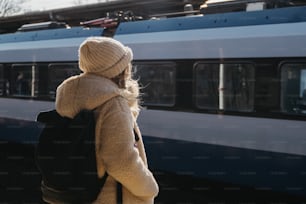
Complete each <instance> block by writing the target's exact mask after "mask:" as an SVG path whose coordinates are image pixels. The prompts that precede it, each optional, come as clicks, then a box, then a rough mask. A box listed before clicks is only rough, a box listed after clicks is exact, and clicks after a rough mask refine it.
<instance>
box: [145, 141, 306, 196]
mask: <svg viewBox="0 0 306 204" xmlns="http://www.w3.org/2000/svg"><path fill="white" fill-rule="evenodd" d="M144 142H145V146H146V151H147V157H148V162H149V165H150V168H151V169H152V170H153V171H154V170H160V171H166V172H173V173H175V174H178V175H190V176H192V177H196V178H204V179H210V180H216V181H218V182H228V183H232V184H237V185H241V186H246V187H254V188H255V189H258V190H271V191H279V192H286V193H289V194H299V195H303V196H305V198H306V182H305V181H306V157H305V156H298V155H288V154H281V153H275V152H266V151H257V150H251V149H240V148H232V147H226V146H218V145H210V144H200V143H195V142H185V141H178V140H170V139H163V138H156V137H147V136H144Z"/></svg>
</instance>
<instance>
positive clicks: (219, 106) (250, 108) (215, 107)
mask: <svg viewBox="0 0 306 204" xmlns="http://www.w3.org/2000/svg"><path fill="white" fill-rule="evenodd" d="M203 64H205V65H217V66H219V70H221V69H222V70H223V71H222V72H223V73H225V69H227V68H225V66H224V65H231V66H233V65H248V66H251V68H252V71H251V72H252V76H251V77H250V79H249V80H247V81H249V83H251V84H250V85H251V90H250V92H251V96H250V97H249V98H248V101H250V102H249V105H247V104H246V105H245V108H239V107H238V105H237V107H236V108H234V107H230V108H226V106H227V105H226V102H227V101H226V100H228V99H230V96H231V95H228V96H227V98H226V94H224V91H225V90H226V88H225V87H224V86H225V85H224V84H223V85H222V86H223V87H220V83H219V81H218V84H217V86H214V88H216V90H217V95H216V96H215V97H217V98H215V100H212V105H211V106H210V105H201V104H199V100H198V99H199V98H198V96H199V94H198V90H197V89H198V88H197V86H198V79H197V75H198V74H197V68H198V66H199V65H203ZM220 65H223V68H220V67H221V66H220ZM217 76H218V80H219V78H220V72H219V73H218V75H217ZM193 83H194V84H193V101H194V106H195V107H196V108H197V109H199V110H206V111H222V112H227V111H229V112H244V113H250V112H254V111H255V96H256V92H255V86H256V63H254V62H252V61H227V60H224V61H197V62H195V63H194V65H193ZM213 83H214V82H213ZM224 83H225V82H224ZM220 92H221V93H222V94H223V97H222V96H220V95H221V94H220ZM207 95H209V96H211V94H207ZM221 97H222V98H223V99H222V102H220V101H221V100H220V98H221ZM236 101H239V99H236ZM213 103H215V104H213ZM232 106H233V105H232ZM241 107H243V106H241Z"/></svg>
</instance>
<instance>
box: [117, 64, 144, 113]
mask: <svg viewBox="0 0 306 204" xmlns="http://www.w3.org/2000/svg"><path fill="white" fill-rule="evenodd" d="M132 75H133V73H132V64H131V63H129V65H128V66H127V68H126V69H124V70H123V72H121V73H120V74H119V75H117V76H115V77H114V78H112V81H113V82H114V83H116V84H117V85H118V87H119V89H120V95H121V96H123V97H124V98H126V99H127V101H128V104H129V106H130V109H131V112H132V113H133V115H134V116H135V118H137V117H138V114H139V110H140V106H139V85H138V81H137V80H134V79H133V76H132Z"/></svg>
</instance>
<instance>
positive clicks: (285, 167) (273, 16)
mask: <svg viewBox="0 0 306 204" xmlns="http://www.w3.org/2000/svg"><path fill="white" fill-rule="evenodd" d="M104 20H105V19H104ZM108 20H109V19H108ZM42 25H43V24H39V25H37V24H35V26H36V27H39V26H42ZM109 30H111V29H109V28H106V27H103V26H102V27H90V26H79V27H60V28H53V29H41V30H40V29H35V30H30V31H22V30H21V31H18V32H16V33H8V34H1V35H0V128H1V136H0V140H1V141H6V142H10V143H20V144H31V145H32V144H33V145H35V143H36V142H37V140H38V135H39V134H38V133H39V129H40V125H39V124H37V122H36V116H37V114H38V113H39V112H40V111H44V110H48V109H52V108H54V99H55V91H56V87H57V86H58V85H59V84H60V83H61V82H62V81H63V80H64V79H66V78H67V77H69V76H72V75H76V74H79V73H81V71H80V70H79V69H78V53H77V52H78V47H79V45H80V44H81V42H82V41H83V40H85V39H86V38H87V37H90V36H105V35H109ZM112 37H113V38H114V39H117V40H119V41H120V42H122V43H123V44H125V45H127V46H129V47H130V48H131V49H132V50H133V53H134V59H133V70H134V72H135V76H136V78H137V80H138V81H139V83H140V85H141V87H142V89H141V92H142V110H141V113H140V116H139V118H138V122H139V126H140V129H141V131H142V134H143V137H144V143H145V146H146V151H147V156H148V161H149V166H150V168H151V169H152V170H153V171H154V172H167V173H170V174H174V175H177V176H182V177H191V178H196V179H204V180H208V181H213V182H217V183H218V182H221V183H226V184H231V185H234V186H238V187H239V189H241V188H243V187H246V188H252V189H255V190H256V191H269V192H270V191H271V192H280V193H284V194H288V195H294V196H295V195H297V196H301V197H302V199H305V200H306V179H305V178H306V134H305V133H306V6H305V5H299V6H290V7H281V8H271V9H260V10H257V9H255V10H252V11H237V12H226V13H212V14H205V13H204V14H203V13H202V14H201V13H192V12H189V13H188V15H183V16H175V17H167V18H162V17H157V18H150V19H146V20H139V21H128V22H120V24H118V27H116V29H115V31H114V34H113V36H112ZM231 190H233V188H231V189H229V191H231Z"/></svg>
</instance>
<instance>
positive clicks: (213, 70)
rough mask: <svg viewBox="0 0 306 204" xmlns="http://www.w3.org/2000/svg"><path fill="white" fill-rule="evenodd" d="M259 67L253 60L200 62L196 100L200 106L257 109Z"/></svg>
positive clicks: (225, 108) (197, 68)
mask: <svg viewBox="0 0 306 204" xmlns="http://www.w3.org/2000/svg"><path fill="white" fill-rule="evenodd" d="M254 87H255V67H254V65H253V64H249V63H225V64H219V63H197V64H196V65H195V103H196V106H197V107H198V108H200V109H210V110H212V109H214V110H229V111H241V112H250V111H253V109H254Z"/></svg>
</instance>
